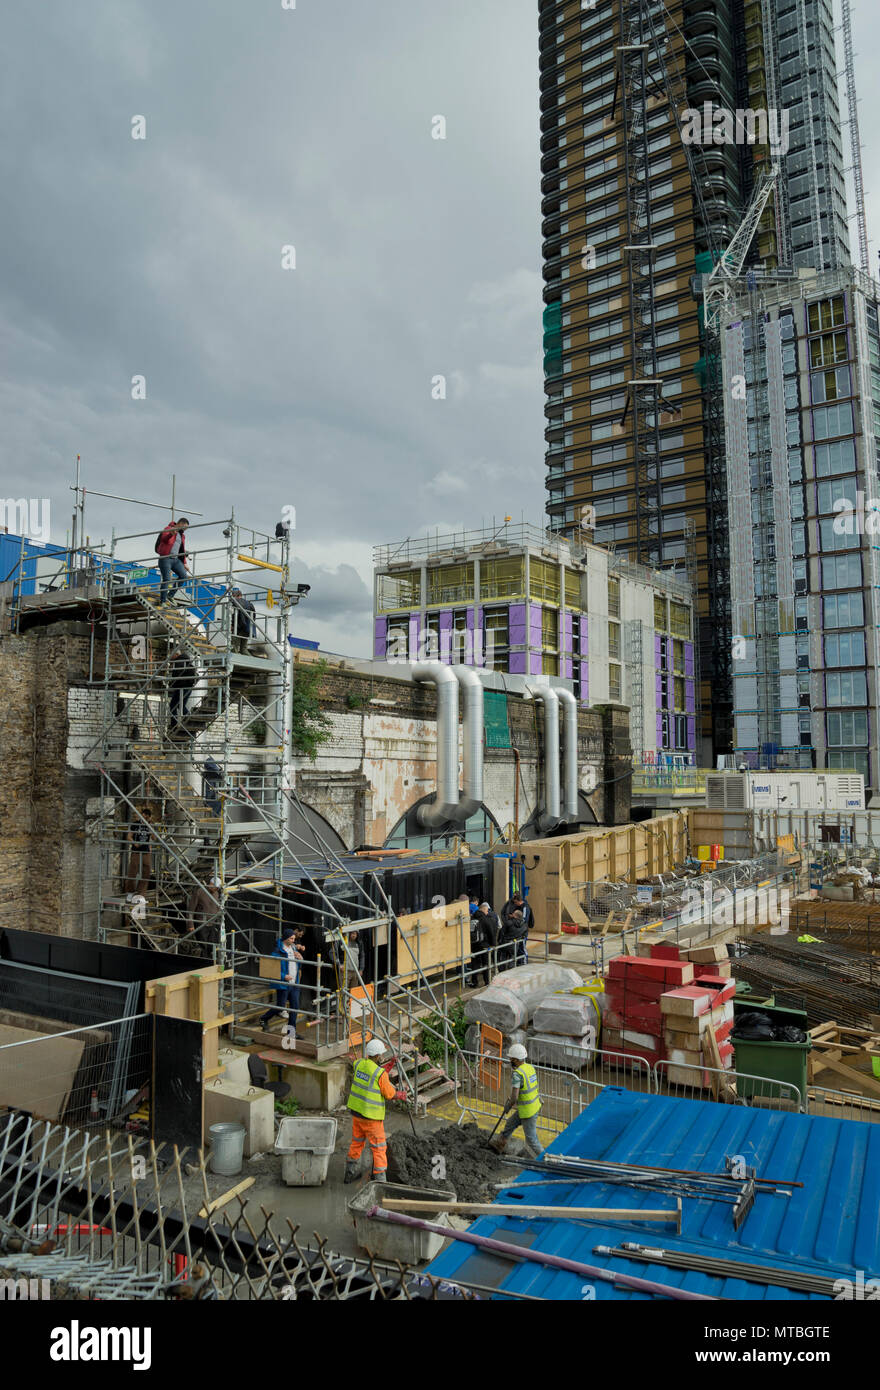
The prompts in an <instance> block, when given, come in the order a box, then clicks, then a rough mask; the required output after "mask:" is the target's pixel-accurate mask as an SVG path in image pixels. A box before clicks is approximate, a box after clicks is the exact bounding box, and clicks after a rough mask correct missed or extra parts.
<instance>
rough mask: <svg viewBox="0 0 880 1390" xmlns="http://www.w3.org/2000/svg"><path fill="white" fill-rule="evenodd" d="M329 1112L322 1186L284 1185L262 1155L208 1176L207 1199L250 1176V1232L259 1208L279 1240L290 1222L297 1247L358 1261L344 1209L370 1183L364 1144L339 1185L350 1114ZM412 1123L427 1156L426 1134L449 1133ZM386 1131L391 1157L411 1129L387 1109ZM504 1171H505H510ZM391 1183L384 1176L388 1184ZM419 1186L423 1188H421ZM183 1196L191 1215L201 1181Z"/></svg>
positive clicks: (258, 1225)
mask: <svg viewBox="0 0 880 1390" xmlns="http://www.w3.org/2000/svg"><path fill="white" fill-rule="evenodd" d="M327 1113H328V1112H327V1111H300V1116H301V1117H302V1118H304V1119H305V1118H311V1117H317V1116H318V1115H319V1114H327ZM332 1114H333V1116H334V1118H335V1119H336V1120H337V1121H338V1126H339V1127H338V1130H337V1134H336V1148H335V1150H334V1152H333V1153H332V1154H331V1155H330V1165H329V1168H328V1172H327V1179H326V1181H325V1182H324V1184H323V1185H322V1186H321V1187H288V1186H287V1184H286V1183H284V1182H283V1181H282V1179H281V1159H280V1157H278V1155H276V1154H275V1153H267V1154H263V1155H261V1156H259V1157H256V1158H253V1159H248V1158H246V1159H245V1160H244V1162H243V1164H242V1169H241V1172H240V1173H238V1174H236V1175H235V1176H234V1177H219V1176H217V1175H216V1174H213V1173H210V1172H209V1173H208V1191H209V1193H210V1196H211V1198H212V1199H213V1198H214V1197H218V1196H220V1195H221V1194H222V1193H224V1192H228V1191H229V1189H230V1188H231V1187H234V1186H235V1184H236V1183H239V1182H241V1181H242V1179H244V1178H248V1177H253V1178H255V1179H256V1181H255V1183H254V1185H253V1187H251V1188H249V1190H248V1191H247V1192H246V1193H242V1197H243V1198H244V1200H245V1208H246V1213H247V1216H248V1220H249V1221H250V1222H251V1225H252V1226H254V1228H255V1230H260V1229H262V1228H263V1225H264V1218H263V1215H262V1211H261V1208H265V1210H266V1211H267V1212H271V1213H273V1219H272V1229H273V1230H274V1231H275V1232H276V1234H278V1235H280V1236H283V1235H286V1234H287V1231H288V1226H287V1222H288V1220H289V1221H290V1222H291V1223H292V1224H293V1225H294V1226H298V1227H299V1231H298V1233H297V1239H298V1240H299V1241H300V1243H301V1244H303V1245H314V1243H315V1242H314V1237H315V1233H317V1234H318V1235H319V1236H321V1237H323V1238H325V1239H326V1240H327V1243H328V1247H329V1249H330V1250H332V1251H333V1252H334V1253H337V1254H340V1255H359V1256H361V1257H363V1254H364V1252H363V1250H361V1249H360V1247H359V1246H358V1244H357V1242H356V1240H355V1234H354V1225H353V1223H352V1220H351V1217H350V1216H349V1214H348V1211H347V1210H346V1204H347V1203H348V1202H349V1200H350V1199H351V1198H352V1197H353V1196H354V1194H355V1193H356V1192H358V1191H359V1190H360V1187H361V1186H362V1184H363V1183H364V1182H366V1181H368V1179H369V1176H370V1173H369V1167H370V1163H369V1156H368V1155H369V1146H366V1147H365V1149H364V1154H363V1157H362V1159H361V1164H362V1176H361V1177H360V1178H359V1179H358V1181H357V1182H356V1183H350V1184H349V1185H348V1186H346V1185H345V1184H344V1183H343V1174H344V1171H345V1155H346V1152H347V1150H348V1146H349V1144H350V1143H351V1111H350V1110H348V1109H347V1108H345V1107H343V1108H342V1109H339V1110H335V1111H333V1112H332ZM414 1123H415V1127H416V1131H417V1133H418V1135H420V1136H422V1137H423V1140H424V1142H425V1143H426V1144H427V1147H428V1148H429V1149H430V1150H431V1153H432V1154H433V1153H436V1152H437V1147H436V1144H435V1143H434V1142H433V1141H432V1140H431V1139H430V1138H429V1136H430V1135H431V1134H432V1133H433V1132H434V1131H436V1130H438V1129H439V1130H445V1129H448V1124H447V1122H446V1121H444V1120H440V1119H434V1118H433V1117H431V1116H428V1117H427V1118H418V1119H416V1120H415V1121H414ZM469 1128H470V1126H469ZM474 1128H475V1127H474ZM385 1132H386V1134H387V1135H388V1137H389V1153H390V1151H391V1143H393V1140H394V1136H396V1135H397V1134H405V1135H407V1136H409V1138H410V1139H411V1138H412V1127H411V1125H410V1121H409V1118H408V1117H407V1115H406V1114H405V1113H400V1112H396V1111H394V1112H392V1111H389V1112H388V1114H387V1115H386V1117H385ZM507 1171H508V1172H510V1169H508V1170H507ZM391 1180H392V1179H391V1174H390V1173H389V1181H391ZM420 1185H422V1186H424V1184H420ZM427 1185H428V1186H436V1185H437V1184H435V1183H429V1184H427ZM441 1185H442V1184H441ZM185 1193H186V1201H187V1209H188V1211H190V1212H191V1213H192V1214H195V1212H196V1211H197V1210H198V1208H199V1206H200V1205H201V1203H202V1201H203V1200H204V1196H203V1189H202V1181H201V1178H200V1177H190V1178H188V1179H187V1180H186V1184H185ZM226 1210H227V1211H228V1212H229V1213H230V1216H231V1217H235V1216H237V1215H238V1213H239V1211H240V1210H241V1208H240V1204H239V1200H238V1198H237V1197H234V1198H233V1199H232V1201H231V1202H230V1203H229V1206H228V1208H226ZM219 1219H220V1217H219V1214H218V1220H219Z"/></svg>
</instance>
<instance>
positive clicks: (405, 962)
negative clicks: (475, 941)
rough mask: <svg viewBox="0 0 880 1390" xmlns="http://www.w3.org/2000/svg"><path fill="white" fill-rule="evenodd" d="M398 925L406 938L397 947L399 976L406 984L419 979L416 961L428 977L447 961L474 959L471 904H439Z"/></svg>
mask: <svg viewBox="0 0 880 1390" xmlns="http://www.w3.org/2000/svg"><path fill="white" fill-rule="evenodd" d="M397 921H398V929H399V933H400V935H401V936H402V937H403V940H399V941H398V943H397V973H398V976H399V978H400V979H401V980H402V981H408V980H413V979H415V978H416V976H417V973H418V972H417V970H416V965H415V963H414V960H413V957H415V961H417V962H418V965H419V968H420V969H421V970H422V971H423V972H424V973H425V974H430V973H431V972H432V971H435V970H437V969H439V968H440V967H441V966H442V965H444V964H445V963H446V962H447V961H454V960H457V959H458V958H459V957H460V956H461V955H462V954H463V955H464V956H465V957H467V956H469V955H470V949H471V929H470V912H469V910H468V905H467V903H459V902H454V903H445V904H437V905H436V906H435V907H428V908H425V910H424V911H423V912H411V913H406V914H404V916H402V917H398V919H397ZM404 942H405V943H406V944H404ZM407 946H408V947H409V949H407Z"/></svg>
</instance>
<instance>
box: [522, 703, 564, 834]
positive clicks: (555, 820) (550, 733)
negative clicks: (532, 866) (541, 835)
mask: <svg viewBox="0 0 880 1390" xmlns="http://www.w3.org/2000/svg"><path fill="white" fill-rule="evenodd" d="M526 695H527V696H528V697H529V698H530V699H532V700H540V701H541V703H542V705H543V708H544V811H543V814H542V815H540V816H539V817H538V825H539V826H540V828H541V829H542V830H552V829H553V828H554V827H555V826H557V825H558V824H559V822H560V820H561V819H562V818H561V816H560V813H559V699H558V696H557V692H556V691H555V690H553V689H551V687H550V686H549V685H527V686H526Z"/></svg>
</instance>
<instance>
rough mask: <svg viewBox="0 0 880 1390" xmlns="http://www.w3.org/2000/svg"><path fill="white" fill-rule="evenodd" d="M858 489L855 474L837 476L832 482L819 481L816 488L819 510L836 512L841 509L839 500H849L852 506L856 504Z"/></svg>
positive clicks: (821, 511)
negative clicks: (846, 476)
mask: <svg viewBox="0 0 880 1390" xmlns="http://www.w3.org/2000/svg"><path fill="white" fill-rule="evenodd" d="M858 491H859V489H858V481H857V479H856V477H855V475H852V476H851V477H848V478H838V479H837V481H836V482H833V483H819V486H818V487H817V489H816V494H817V498H818V510H819V512H820V513H826V514H830V513H832V512H838V511H840V510H841V508H840V502H841V501H846V502H849V503H851V504H852V506H853V507H855V506H857V505H858Z"/></svg>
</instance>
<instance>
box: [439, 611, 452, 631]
mask: <svg viewBox="0 0 880 1390" xmlns="http://www.w3.org/2000/svg"><path fill="white" fill-rule="evenodd" d="M439 626H440V631H441V632H451V631H452V609H451V608H442V609H441V610H440V623H439Z"/></svg>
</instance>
